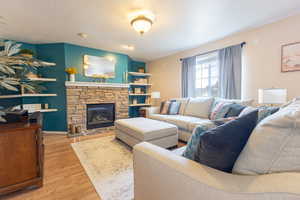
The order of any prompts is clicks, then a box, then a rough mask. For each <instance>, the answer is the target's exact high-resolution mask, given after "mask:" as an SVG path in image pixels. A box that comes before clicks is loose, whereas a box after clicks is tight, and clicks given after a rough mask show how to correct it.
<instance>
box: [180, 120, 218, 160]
mask: <svg viewBox="0 0 300 200" xmlns="http://www.w3.org/2000/svg"><path fill="white" fill-rule="evenodd" d="M215 127H216V125H215V124H214V123H213V122H212V121H205V122H202V123H201V125H198V126H197V127H196V128H195V129H194V131H193V134H192V136H191V137H190V139H189V141H188V143H187V145H186V148H185V150H184V152H183V154H182V156H184V157H186V158H188V159H190V160H195V154H196V151H197V146H198V143H199V142H200V138H201V135H202V134H203V133H204V132H205V131H207V130H209V129H212V128H215Z"/></svg>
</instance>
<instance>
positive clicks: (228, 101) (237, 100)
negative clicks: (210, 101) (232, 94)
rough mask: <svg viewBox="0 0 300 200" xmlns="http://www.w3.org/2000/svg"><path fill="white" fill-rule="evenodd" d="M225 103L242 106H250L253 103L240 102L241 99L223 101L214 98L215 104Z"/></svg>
mask: <svg viewBox="0 0 300 200" xmlns="http://www.w3.org/2000/svg"><path fill="white" fill-rule="evenodd" d="M220 102H225V103H237V104H240V105H243V106H251V105H252V104H253V102H254V100H253V99H247V100H241V99H223V98H216V100H215V104H217V103H220Z"/></svg>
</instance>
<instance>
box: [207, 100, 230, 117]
mask: <svg viewBox="0 0 300 200" xmlns="http://www.w3.org/2000/svg"><path fill="white" fill-rule="evenodd" d="M232 104H233V103H227V102H220V103H217V104H216V106H215V107H214V108H213V109H212V112H211V114H210V120H217V119H220V118H224V117H225V115H226V114H227V113H228V111H229V110H230V106H231V105H232Z"/></svg>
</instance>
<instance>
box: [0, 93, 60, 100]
mask: <svg viewBox="0 0 300 200" xmlns="http://www.w3.org/2000/svg"><path fill="white" fill-rule="evenodd" d="M55 96H57V94H15V95H0V99H13V98H23V97H55Z"/></svg>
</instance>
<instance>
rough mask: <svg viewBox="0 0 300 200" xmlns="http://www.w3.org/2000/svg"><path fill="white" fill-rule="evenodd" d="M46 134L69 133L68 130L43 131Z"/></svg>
mask: <svg viewBox="0 0 300 200" xmlns="http://www.w3.org/2000/svg"><path fill="white" fill-rule="evenodd" d="M43 133H44V134H54V135H67V133H68V132H66V131H43Z"/></svg>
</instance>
